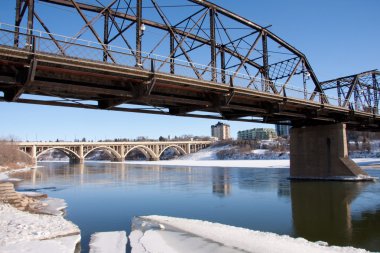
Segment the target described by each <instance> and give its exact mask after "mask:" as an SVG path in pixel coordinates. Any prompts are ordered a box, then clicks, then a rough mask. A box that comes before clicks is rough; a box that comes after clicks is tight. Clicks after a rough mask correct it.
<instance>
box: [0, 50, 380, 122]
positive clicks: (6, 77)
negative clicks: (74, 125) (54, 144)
mask: <svg viewBox="0 0 380 253" xmlns="http://www.w3.org/2000/svg"><path fill="white" fill-rule="evenodd" d="M31 58H35V59H37V61H38V64H37V66H36V71H35V76H34V81H33V83H31V84H30V85H29V86H28V87H27V88H26V89H25V91H24V93H26V94H32V95H40V96H47V97H49V98H47V99H46V98H42V97H38V98H37V99H23V98H21V99H18V100H17V102H20V103H32V104H43V105H53V106H67V107H79V108H88V109H109V110H116V111H127V112H142V113H153V114H166V115H180V116H190V117H202V118H215V119H219V118H224V119H229V120H238V121H251V122H267V123H279V122H280V123H281V122H285V121H292V122H293V124H297V122H299V123H300V124H305V123H307V124H315V123H317V122H331V123H334V122H345V123H347V124H348V126H349V127H367V128H378V123H379V116H378V115H373V114H372V113H368V112H354V113H353V112H352V111H350V110H349V109H347V108H343V107H339V106H333V105H328V104H321V103H318V102H314V101H310V100H303V99H297V98H292V97H285V96H283V95H277V94H272V93H268V92H262V91H257V90H253V89H249V88H241V87H231V86H230V85H226V84H220V83H215V82H209V81H202V80H196V79H192V78H187V77H182V76H176V75H171V74H165V73H152V72H151V71H149V70H144V69H141V68H136V67H126V66H119V65H115V64H108V63H102V62H95V61H89V60H83V59H75V58H67V57H61V56H58V55H50V54H44V53H33V52H30V51H27V50H22V49H16V48H9V47H3V46H1V47H0V89H1V90H3V91H4V93H5V94H7V92H9V91H11V90H15V87H18V88H21V87H23V84H22V83H21V82H20V81H19V77H18V75H20V74H19V73H20V72H25V71H26V70H28V69H29V68H30V59H31ZM51 97H55V98H67V100H66V101H64V102H63V101H62V100H60V101H57V100H54V99H52V98H51ZM5 99H6V98H5ZM70 99H73V100H83V101H90V102H88V103H83V102H80V103H79V102H76V101H71V100H70ZM91 101H92V102H91ZM94 101H95V102H97V103H98V104H96V103H94ZM122 104H133V105H140V106H147V105H149V106H151V107H156V108H162V109H161V110H155V109H140V108H134V107H126V106H123V105H122ZM163 108H168V109H167V110H164V109H163ZM193 111H196V112H205V113H199V114H196V113H192V112H193ZM247 116H252V117H255V118H247ZM256 117H259V118H262V120H261V119H257V118H256Z"/></svg>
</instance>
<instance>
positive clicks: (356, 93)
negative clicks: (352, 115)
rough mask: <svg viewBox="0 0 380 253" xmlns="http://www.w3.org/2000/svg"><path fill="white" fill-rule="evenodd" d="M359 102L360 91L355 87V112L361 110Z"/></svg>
mask: <svg viewBox="0 0 380 253" xmlns="http://www.w3.org/2000/svg"><path fill="white" fill-rule="evenodd" d="M358 100H359V91H358V88H357V86H356V85H355V87H354V105H355V110H356V111H358V110H359V105H358Z"/></svg>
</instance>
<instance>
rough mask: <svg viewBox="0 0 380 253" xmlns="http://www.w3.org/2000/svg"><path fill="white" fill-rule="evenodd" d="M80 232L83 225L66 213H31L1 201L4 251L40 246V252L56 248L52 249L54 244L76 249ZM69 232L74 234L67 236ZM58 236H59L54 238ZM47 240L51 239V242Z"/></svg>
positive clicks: (0, 247) (0, 246) (0, 233)
mask: <svg viewBox="0 0 380 253" xmlns="http://www.w3.org/2000/svg"><path fill="white" fill-rule="evenodd" d="M79 234H80V230H79V228H78V227H77V226H76V225H74V224H73V223H72V222H70V221H67V220H65V219H64V218H63V217H62V216H53V215H43V214H31V213H28V212H23V211H19V210H17V209H16V208H14V207H12V206H10V205H7V204H2V203H0V252H26V251H17V250H13V249H26V248H35V247H40V246H41V247H40V248H39V251H38V252H41V253H43V252H52V251H49V250H48V249H49V248H51V245H53V246H54V245H55V246H56V247H58V248H65V249H66V251H62V252H74V249H73V248H72V246H73V245H74V248H75V245H76V242H78V241H79V239H80V235H79ZM72 235H76V236H72ZM67 236H70V238H64V237H67ZM55 238H58V240H51V239H55ZM41 240H42V241H41ZM44 240H50V243H48V244H47V243H46V241H44ZM44 249H47V250H46V251H43V250H44ZM34 252H37V251H34Z"/></svg>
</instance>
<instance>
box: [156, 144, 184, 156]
mask: <svg viewBox="0 0 380 253" xmlns="http://www.w3.org/2000/svg"><path fill="white" fill-rule="evenodd" d="M169 148H174V149H175V150H177V151H178V153H179V154H181V155H186V154H187V153H186V151H185V150H184V149H183V148H181V147H180V146H178V145H174V144H173V145H169V146H167V147H165V148H164V149H163V150H162V151H161V153H160V154H159V155H158V157H161V155H162V154H163V153H164V151H165V150H167V149H169Z"/></svg>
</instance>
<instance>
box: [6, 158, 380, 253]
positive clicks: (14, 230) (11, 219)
mask: <svg viewBox="0 0 380 253" xmlns="http://www.w3.org/2000/svg"><path fill="white" fill-rule="evenodd" d="M354 161H355V162H357V163H359V164H361V166H363V167H368V168H373V166H375V167H376V166H380V159H378V158H361V159H354ZM44 162H64V161H43V162H42V163H44ZM88 162H89V163H91V162H95V163H114V162H110V161H88ZM116 163H119V164H121V163H123V164H134V165H157V166H185V167H189V166H193V167H205V166H207V167H226V168H252V169H257V168H278V169H286V168H289V165H288V163H289V160H199V161H191V160H166V161H126V162H116ZM217 163H219V165H217ZM236 164H239V165H240V166H236ZM252 164H255V166H254V167H252ZM241 166H243V167H241ZM279 166H281V167H279ZM38 167H43V166H35V167H28V168H19V169H11V170H9V171H6V172H1V173H0V176H1V174H6V175H7V176H8V175H11V174H12V173H17V172H27V171H30V170H32V169H34V168H38ZM8 178H9V177H8ZM1 183H2V182H1V178H0V184H1ZM0 217H1V218H0V227H1V226H4V227H7V226H9V225H8V224H13V225H14V226H13V225H12V227H11V228H10V229H9V228H8V227H7V232H8V234H7V235H4V234H1V233H0V238H2V239H0V252H8V253H16V252H20V251H22V250H24V249H26V248H27V249H28V252H32V253H33V252H36V253H37V252H38V253H45V252H46V253H48V252H52V249H53V250H55V249H58V248H59V249H60V250H62V251H59V252H67V253H72V252H78V251H77V250H78V248H77V245H78V244H79V243H80V232H79V234H75V233H76V232H74V234H75V235H73V232H72V231H73V230H72V231H71V232H69V231H70V229H73V228H75V227H76V228H77V229H78V230H79V228H78V227H77V226H76V225H75V224H73V223H72V222H71V221H68V220H66V219H64V218H63V217H62V216H52V215H45V214H35V213H30V212H25V211H19V210H17V209H16V208H14V207H12V206H10V205H8V204H4V203H2V202H1V201H0ZM43 217H48V218H50V219H51V220H48V221H47V220H46V219H47V218H43ZM53 217H54V218H53ZM144 218H156V219H158V220H159V222H163V220H162V219H164V220H168V219H170V220H178V221H180V220H184V219H180V218H173V217H159V216H151V217H149V216H148V217H144ZM41 219H45V221H43V222H41ZM58 219H59V220H60V222H64V223H65V222H67V223H68V224H71V225H70V226H69V229H68V230H67V231H66V232H65V233H66V234H65V235H60V234H55V235H51V236H50V238H46V234H45V233H46V231H47V230H49V229H51V228H52V226H54V225H55V224H57V222H58ZM62 220H63V221H62ZM181 222H182V221H181ZM186 222H190V223H194V222H195V223H194V224H198V225H202V227H203V225H204V224H206V225H210V224H211V223H209V222H207V221H191V220H188V221H186ZM190 223H189V224H190ZM30 224H32V225H30ZM160 224H161V223H160ZM187 224H188V223H183V225H184V226H187ZM167 225H169V226H170V225H172V224H171V223H170V224H165V226H164V228H163V229H162V228H161V230H165V227H166V226H167ZM211 225H212V226H225V225H223V224H216V225H215V224H211ZM225 227H226V229H230V228H228V227H227V226H225ZM206 228H207V229H209V228H208V227H205V228H204V229H206ZM178 229H183V227H182V226H181V227H178ZM199 229H200V231H201V230H202V229H203V228H201V227H200V228H199ZM235 229H238V230H241V228H235ZM26 230H27V231H26ZM226 231H227V230H226ZM53 232H54V231H53ZM132 232H133V231H131V234H130V235H129V236H132ZM251 232H252V233H261V234H263V235H265V234H267V233H265V232H261V231H253V230H252V231H251ZM111 233H112V232H111ZM226 233H227V232H226ZM135 234H136V233H135ZM135 234H134V235H135ZM20 235H21V238H23V240H20ZM99 236H100V235H99ZM102 236H104V235H102ZM102 236H100V237H102ZM202 236H203V235H202ZM202 236H200V237H199V238H201V239H202V238H203V237H202ZM277 236H278V235H277V234H273V237H274V239H276V240H280V241H282V240H283V239H281V238H280V237H278V238H277ZM103 238H104V237H103ZM129 238H131V237H129ZM282 238H285V237H282ZM166 240H169V241H172V239H171V238H163V241H162V242H164V243H166V242H165V241H166ZM202 240H203V239H202ZM289 240H290V242H292V241H294V240H298V239H295V238H291V237H289ZM305 241H306V240H305ZM134 243H135V244H136V241H135V242H134ZM310 243H311V244H310V245H314V244H318V242H317V243H316V242H310ZM176 244H177V242H176ZM79 245H80V244H79ZM135 246H136V245H135ZM139 246H140V245H137V247H139ZM158 246H159V244H158ZM319 246H321V245H316V247H319ZM313 247H314V246H313ZM335 247H336V246H330V247H326V248H325V249H331V250H332V251H334V250H333V249H334V248H335ZM338 248H339V247H338ZM346 249H350V250H353V251H350V250H348V251H347V252H356V250H358V251H357V252H367V251H361V250H362V249H357V248H352V247H347V248H346ZM55 252H57V251H55ZM105 252H106V251H105ZM334 252H335V251H334Z"/></svg>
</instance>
